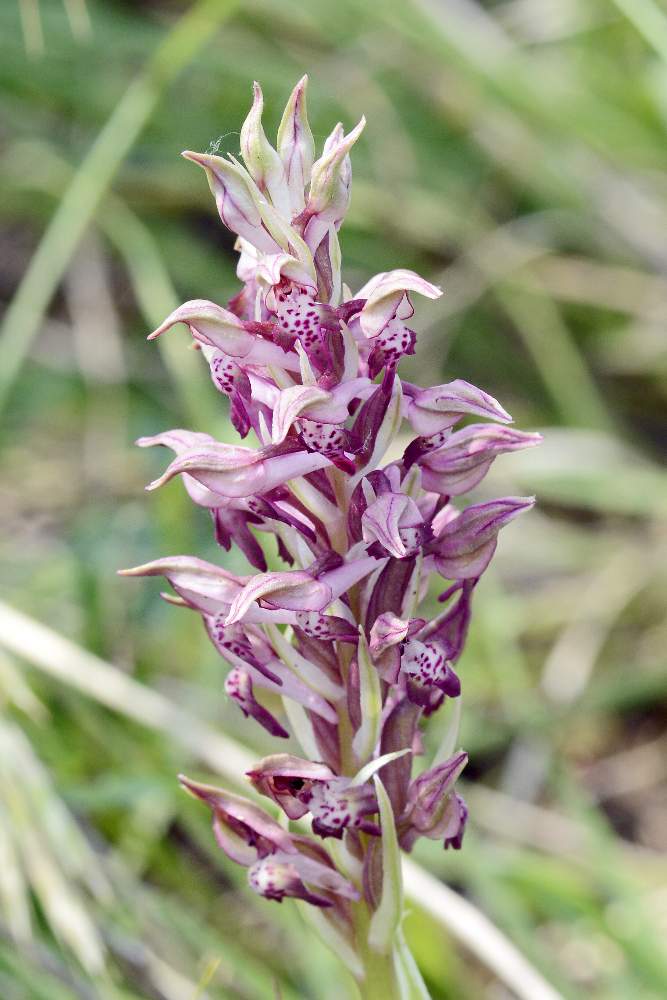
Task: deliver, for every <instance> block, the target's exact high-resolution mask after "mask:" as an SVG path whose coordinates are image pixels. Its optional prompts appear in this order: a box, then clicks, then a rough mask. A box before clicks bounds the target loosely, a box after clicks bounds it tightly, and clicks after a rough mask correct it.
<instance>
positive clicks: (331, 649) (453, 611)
mask: <svg viewBox="0 0 667 1000" xmlns="http://www.w3.org/2000/svg"><path fill="white" fill-rule="evenodd" d="M306 83H307V81H306V78H305V77H304V78H303V79H302V80H301V81H300V82H299V83H298V84H297V86H296V87H295V89H294V91H293V92H292V94H291V96H290V98H289V101H288V103H287V107H286V109H285V113H284V116H283V119H282V122H281V125H280V129H279V131H278V138H277V143H276V146H275V147H274V146H272V145H271V143H270V142H269V140H268V139H267V137H266V135H265V133H264V129H263V127H262V110H263V96H262V91H261V88H260V87H259V85H258V84H255V86H254V100H253V105H252V108H251V110H250V113H249V115H248V117H247V119H246V121H245V123H244V125H243V128H242V130H241V143H240V144H241V154H242V157H243V161H244V162H243V164H242V163H241V162H239V161H238V160H237V159H236V158H235V157H233V156H230V157H228V158H227V159H225V158H223V157H220V156H217V155H213V154H201V153H195V152H186V153H184V154H183V155H184V156H185V157H186V158H187V159H188V160H190V161H191V162H193V163H194V164H196V165H198V166H200V167H202V168H203V170H204V172H205V174H206V177H207V179H208V183H209V186H210V188H211V191H212V193H213V195H214V198H215V202H216V205H217V208H218V212H219V214H220V218H221V220H222V222H223V224H224V225H225V226H226V227H227V228H228V229H230V230H231V231H232V232H233V233H235V234H236V236H237V240H236V249H237V250H238V252H239V261H238V272H237V273H238V276H239V279H240V281H241V282H242V289H241V291H240V292H239V293H238V294H237V295H236V296H235V297H234V298H233V299H232V300H231V301H230V302H228V303H227V304H226V306H224V307H223V306H220V305H217V304H215V303H213V302H209V301H206V300H195V301H191V302H186V303H185V304H184V305H182V306H180V307H179V308H178V309H176V310H175V311H174V312H172V313H171V315H169V316H168V317H167V318H166V319H165V321H164V322H163V323H162V324H161V325H160V326H159V327H158V329H157V330H155V331H154V333H152V334H151V338H155V337H158V336H163V335H168V332H169V330H170V329H171V328H172V327H174V326H175V325H177V324H179V323H182V324H185V325H186V326H187V327H188V328H189V330H190V332H191V334H192V337H193V339H194V341H195V345H196V346H197V348H198V349H199V350H200V351H201V353H202V354H203V356H204V358H205V360H206V362H207V363H208V365H209V367H210V371H211V378H212V380H213V383H214V385H215V387H216V388H217V389H218V390H219V391H220V392H221V393H222V394H223V395H225V396H227V397H228V398H229V401H230V416H231V420H232V422H233V424H234V426H235V428H236V430H237V431H238V433H239V435H240V436H241V438H244V439H245V438H248V437H249V436H251V438H250V443H248V444H244V445H230V444H223V443H220V442H218V441H216V440H214V438H212V437H211V436H209V435H208V434H205V433H201V432H195V431H190V430H183V429H177V430H172V431H167V432H161V433H158V434H156V435H154V436H152V437H144V438H141V439H140V440H139V442H138V443H139V444H140V445H141V446H142V447H151V446H163V447H166V448H167V449H170V450H171V451H172V452H173V453H174V457H173V459H172V460H171V461H170V462H169V463H168V464H167V466H166V469H165V471H164V472H163V474H162V475H161V476H160V477H159V478H158V479H156V480H155V481H154V482H152V483H151V484H150V485H149V487H148V489H150V490H152V489H156V488H159V487H162V486H164V485H165V484H167V483H168V482H169V481H170V480H172V479H175V478H179V479H180V480H181V481H182V483H183V485H184V487H185V489H186V490H187V492H188V494H189V495H190V497H191V499H192V500H193V501H194V503H195V504H196V505H197V506H200V507H204V508H206V509H208V510H209V511H210V514H211V516H212V519H213V524H214V531H215V538H216V539H217V541H218V543H219V544H220V546H221V547H222V548H224V549H227V550H228V549H229V548H230V547H231V545H232V544H236V545H237V546H238V547H239V548H240V550H241V551H242V552H243V554H244V555H245V556H246V558H247V560H248V562H249V564H250V565H251V567H253V568H254V570H255V571H256V572H251V573H249V574H247V575H244V576H238V575H235V574H233V573H231V572H228V571H227V570H225V569H224V568H222V566H219V565H217V563H210V562H205V561H203V560H201V559H198V558H196V557H194V556H188V555H176V556H170V557H166V558H161V559H157V560H154V561H153V562H149V563H147V564H145V565H143V566H138V567H135V568H134V569H130V570H125V571H122V572H124V573H125V574H127V575H131V576H163V577H164V578H165V579H166V580H167V582H168V583H169V584H170V586H171V588H172V590H173V592H174V593H173V594H171V595H165V596H166V599H167V600H169V601H171V602H172V603H174V604H177V605H180V606H182V607H185V608H189V609H190V610H192V611H194V612H196V613H197V614H199V615H200V616H201V618H202V620H203V623H204V626H205V628H206V630H207V632H208V635H209V636H210V639H211V641H212V643H213V645H214V647H215V649H216V650H217V651H218V652H219V654H220V656H221V658H222V660H223V661H225V662H226V664H227V665H228V668H229V670H228V673H227V674H226V678H225V682H224V688H225V691H226V693H227V695H228V696H229V698H230V699H231V700H232V701H233V702H234V703H235V704H236V705H237V706H238V708H239V709H240V710H241V712H243V713H244V715H245V716H246V717H248V719H249V720H251V721H252V724H258V725H259V726H262V727H263V728H264V729H265V730H267V731H268V732H269V733H270V734H271V736H272V737H274V738H275V739H276V740H280V741H282V746H283V748H284V747H285V744H286V741H287V749H282V750H280V751H279V752H276V753H273V754H272V755H270V756H268V757H266V758H264V759H263V760H261V761H259V762H258V763H257V764H256V766H255V767H253V768H252V769H251V770H250V771H249V772H248V775H247V779H248V781H249V789H248V791H249V793H252V792H255V793H257V794H258V795H259V796H262V797H264V799H265V800H268V806H269V808H270V809H273V810H274V811H275V810H278V811H279V812H281V813H282V814H283V822H282V823H281V822H278V821H277V820H276V819H275V818H274V816H273V815H271V814H270V813H269V812H267V811H266V810H265V809H264V808H262V807H261V806H260V805H257V804H256V803H255V802H253V801H251V800H249V799H247V798H244V797H240V796H238V795H236V794H232V793H229V792H226V791H223V790H222V789H218V788H215V787H212V786H208V785H203V784H201V783H199V782H196V781H193V780H191V779H190V778H185V777H183V778H182V779H181V781H182V784H183V786H184V788H185V789H186V790H187V791H189V792H190V793H191V794H192V795H194V796H195V797H197V798H198V799H199V800H201V801H203V802H204V803H205V804H206V805H208V807H209V808H210V809H211V812H212V815H213V826H214V832H215V836H216V838H217V841H218V844H219V845H220V847H221V849H222V850H223V851H224V852H225V853H226V854H227V855H228V856H229V857H230V858H231V859H232V860H233V861H235V862H237V863H238V864H240V865H242V866H244V867H245V868H247V870H248V882H249V885H250V888H251V889H252V890H253V891H254V892H256V893H258V894H260V895H262V896H265V897H266V898H268V899H273V900H277V901H281V900H283V899H284V898H285V897H286V896H290V897H295V898H297V899H299V900H301V901H302V902H304V903H305V904H310V905H312V906H315V907H318V908H320V909H321V911H322V914H323V919H322V920H320V921H319V923H318V926H319V928H320V930H321V931H322V933H323V934H325V936H326V937H327V939H328V940H329V942H330V943H331V944H332V946H333V947H334V948H335V949H336V951H337V952H338V953H339V954H340V955H342V956H343V957H344V958H345V959H346V960H347V961H348V964H349V966H350V968H351V970H352V971H353V973H354V974H355V976H356V977H357V979H358V981H359V985H360V989H361V992H362V994H363V995H364V996H366V997H376V996H379V995H381V991H382V995H384V994H386V996H387V997H388V998H394V997H395V998H398V997H403V996H406V997H407V996H413V995H420V996H424V995H426V992H425V987H424V986H423V983H421V982H420V983H419V984H418V990H417V992H409V990H410V989H412V990H414V989H416V987H415V981H416V980H415V977H417V976H418V973H417V972H416V967H414V963H411V962H408V963H406V960H405V949H404V947H400V948H399V947H398V940H399V936H400V920H401V899H402V895H401V884H400V863H399V861H398V851H399V849H401V848H402V849H403V850H406V851H409V850H411V849H412V847H413V845H414V843H415V841H416V840H417V839H418V838H419V837H427V838H430V839H436V840H440V841H441V842H442V844H443V846H444V847H445V848H453V849H459V848H460V847H461V844H462V839H463V834H464V829H465V824H466V819H467V809H466V807H465V803H464V802H463V799H462V798H461V796H460V795H459V793H458V792H457V791H456V779H457V778H458V776H459V775H460V773H461V771H462V770H463V768H464V767H465V764H466V761H467V756H466V754H465V753H464V752H463V751H459V752H458V753H455V754H454V755H453V756H450V757H449V758H448V759H446V760H444V761H442V760H440V761H436V762H434V763H432V764H431V766H426V767H422V768H420V769H419V770H421V773H420V774H418V775H417V776H416V777H413V774H412V771H413V764H414V758H417V757H419V756H420V755H423V749H422V741H421V738H420V727H421V724H422V721H423V720H424V719H425V718H426V717H428V716H429V715H431V714H432V713H433V712H435V711H436V709H438V708H440V707H441V706H442V705H447V704H448V703H450V702H454V701H455V700H456V699H457V698H459V697H460V693H461V679H460V677H459V673H458V672H457V669H455V665H456V663H457V661H458V660H459V659H460V656H461V653H462V651H463V646H464V643H465V638H466V633H467V630H468V626H469V622H470V617H471V608H472V598H473V593H474V590H475V587H476V585H477V582H478V580H479V578H480V576H481V575H482V574H483V573H484V571H485V570H486V568H487V566H488V564H489V562H490V560H491V558H492V556H493V554H494V551H495V549H496V545H497V540H498V534H499V532H500V530H501V529H502V528H504V527H505V525H507V524H508V523H509V522H510V521H511V520H513V519H514V518H516V517H517V516H518V515H519V514H521V513H524V512H525V511H527V510H528V509H529V508H530V507H531V506H532V504H533V498H530V497H503V498H501V499H497V500H491V501H483V502H476V503H472V504H471V503H466V501H465V500H464V499H462V498H463V496H464V494H466V493H467V492H468V491H469V490H471V489H473V488H474V487H476V486H477V485H478V484H479V482H480V481H481V480H482V479H483V477H484V476H485V474H486V472H487V471H488V469H489V467H490V466H491V463H492V462H493V461H494V460H495V459H496V457H498V456H500V455H502V454H504V453H507V452H512V451H516V450H519V449H523V448H529V447H533V446H534V445H536V444H537V443H538V442H539V440H540V438H539V435H537V434H526V433H522V432H521V431H518V430H515V429H513V428H512V427H511V426H509V424H511V417H510V416H509V414H508V413H507V412H506V411H505V410H504V409H503V407H502V406H501V405H500V404H499V403H498V402H497V401H496V400H495V399H494V398H493V397H492V396H490V395H489V394H488V393H486V392H484V391H482V390H481V389H478V388H476V387H475V386H473V385H470V384H469V383H468V382H466V381H464V380H463V379H459V378H457V379H454V380H453V381H451V382H449V383H447V384H444V385H439V386H435V387H433V388H425V389H424V388H420V387H418V386H415V385H412V384H411V383H408V382H403V381H402V380H401V378H400V377H399V374H398V365H399V362H400V360H401V357H402V356H403V355H405V354H411V353H413V352H414V351H415V348H416V335H415V333H414V331H412V330H411V329H410V328H409V326H408V325H407V323H408V321H409V320H410V317H411V316H412V315H413V313H414V305H413V298H414V296H415V295H420V296H423V297H426V298H430V299H434V298H437V297H438V296H439V295H440V294H441V292H440V289H439V288H438V287H437V286H436V285H434V284H432V283H430V282H429V281H427V280H425V279H424V278H422V277H420V276H419V275H418V274H416V273H414V272H413V271H410V270H406V269H397V270H394V271H389V272H386V273H383V274H379V275H377V276H376V277H374V278H371V280H370V281H368V282H367V283H366V284H365V285H364V286H363V287H362V288H360V289H359V290H358V291H357V292H356V293H355V292H352V291H350V290H349V289H348V288H347V286H345V285H344V284H343V281H342V275H341V252H340V245H339V240H338V231H339V228H340V226H341V223H342V221H343V219H344V216H345V213H346V210H347V207H348V204H349V199H350V185H351V175H352V172H351V163H350V152H351V150H352V147H353V146H354V144H355V143H356V142H357V141H358V139H359V137H360V135H361V133H362V130H363V127H364V120H363V119H362V120H361V121H360V122H359V124H358V125H357V126H356V128H354V129H352V130H351V131H349V132H348V133H347V134H346V133H345V132H344V129H343V127H342V125H340V124H339V125H337V126H336V127H335V128H334V130H333V131H332V133H331V134H330V136H329V137H328V139H327V140H326V142H325V144H324V149H323V151H322V154H321V156H320V157H319V159H316V157H315V149H314V143H313V137H312V134H311V131H310V127H309V125H308V118H307V112H306ZM149 339H150V338H149ZM480 420H481V421H484V422H483V423H480V422H479V421H480ZM471 421H472V422H471ZM402 428H408V430H410V431H411V432H412V438H411V440H410V443H409V444H408V446H407V447H406V448H404V449H403V452H402V454H400V451H399V450H396V447H395V442H396V441H397V438H398V435H399V432H400V431H401V429H402ZM392 446H394V449H393V451H392V455H393V456H394V457H393V458H392V459H391V460H388V459H387V458H386V455H387V452H388V450H389V449H390V448H391V447H392ZM397 456H399V457H397ZM267 535H270V536H273V537H274V538H275V539H276V541H277V545H278V555H279V557H280V558H281V559H282V560H283V561H284V563H285V564H286V567H287V568H284V569H280V570H273V569H271V570H270V569H269V564H270V562H271V560H272V559H273V558H274V557H273V556H272V555H271V554H270V553H268V552H267V551H266V550H265V548H264V546H263V544H262V540H263V539H265V538H266V536H267ZM437 575H439V576H440V577H442V578H443V579H444V580H445V581H446V587H445V590H444V592H443V594H442V595H441V600H442V601H443V603H444V605H445V607H444V609H443V611H442V613H441V614H440V615H438V616H437V617H436V618H435V619H432V620H429V618H428V615H425V614H424V613H423V612H422V613H420V609H421V608H422V606H423V604H424V601H425V599H426V596H427V592H428V585H429V580H430V578H432V577H434V576H437ZM293 748H297V749H298V750H299V751H300V753H301V754H303V755H304V756H300V755H299V753H295V752H293ZM239 777H240V779H241V777H242V776H239ZM308 821H309V822H310V827H311V833H310V835H306V834H305V833H303V832H298V831H297V830H294V829H292V828H291V827H290V823H298V824H302V823H305V822H308ZM410 984H412V985H410Z"/></svg>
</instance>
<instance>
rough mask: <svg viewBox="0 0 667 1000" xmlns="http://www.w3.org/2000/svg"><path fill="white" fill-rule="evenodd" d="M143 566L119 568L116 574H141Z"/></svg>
mask: <svg viewBox="0 0 667 1000" xmlns="http://www.w3.org/2000/svg"><path fill="white" fill-rule="evenodd" d="M142 569H143V566H130V567H129V568H128V569H117V570H116V576H141V572H140V570H142Z"/></svg>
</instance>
